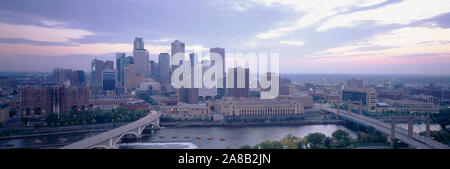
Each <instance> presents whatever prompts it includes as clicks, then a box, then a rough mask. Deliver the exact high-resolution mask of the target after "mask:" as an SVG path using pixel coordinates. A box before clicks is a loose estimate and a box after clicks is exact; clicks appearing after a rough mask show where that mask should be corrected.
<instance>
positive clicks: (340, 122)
mask: <svg viewBox="0 0 450 169" xmlns="http://www.w3.org/2000/svg"><path fill="white" fill-rule="evenodd" d="M346 123H348V122H347V121H344V120H333V119H329V120H298V121H279V122H231V123H228V122H201V121H193V122H188V121H184V122H160V126H162V127H177V128H181V127H250V126H302V125H316V124H337V125H343V124H346Z"/></svg>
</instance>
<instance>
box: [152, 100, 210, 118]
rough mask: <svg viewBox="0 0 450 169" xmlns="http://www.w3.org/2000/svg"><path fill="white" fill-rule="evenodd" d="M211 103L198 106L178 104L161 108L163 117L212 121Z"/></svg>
mask: <svg viewBox="0 0 450 169" xmlns="http://www.w3.org/2000/svg"><path fill="white" fill-rule="evenodd" d="M210 104H211V103H210V102H208V103H198V104H186V103H180V102H179V103H178V104H177V105H162V106H160V108H161V111H162V112H163V116H165V117H172V118H178V119H188V118H199V119H210V118H211V110H210Z"/></svg>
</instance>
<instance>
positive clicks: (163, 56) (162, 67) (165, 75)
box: [158, 53, 170, 83]
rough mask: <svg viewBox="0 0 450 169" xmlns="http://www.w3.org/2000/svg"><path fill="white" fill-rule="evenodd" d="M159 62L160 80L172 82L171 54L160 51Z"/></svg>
mask: <svg viewBox="0 0 450 169" xmlns="http://www.w3.org/2000/svg"><path fill="white" fill-rule="evenodd" d="M158 62H159V66H158V67H159V71H158V72H159V82H161V83H169V82H170V56H169V54H168V53H160V54H159V56H158Z"/></svg>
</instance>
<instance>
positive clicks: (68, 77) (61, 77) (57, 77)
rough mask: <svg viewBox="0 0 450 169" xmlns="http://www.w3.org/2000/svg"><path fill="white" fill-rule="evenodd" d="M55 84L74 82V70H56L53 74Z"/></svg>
mask: <svg viewBox="0 0 450 169" xmlns="http://www.w3.org/2000/svg"><path fill="white" fill-rule="evenodd" d="M52 78H53V82H55V83H59V84H61V83H65V82H67V81H69V82H70V81H72V69H62V68H55V69H53V72H52Z"/></svg>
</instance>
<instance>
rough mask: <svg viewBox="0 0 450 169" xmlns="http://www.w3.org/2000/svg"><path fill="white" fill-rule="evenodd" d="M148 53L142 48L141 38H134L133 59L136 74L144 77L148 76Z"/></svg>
mask: <svg viewBox="0 0 450 169" xmlns="http://www.w3.org/2000/svg"><path fill="white" fill-rule="evenodd" d="M148 57H149V53H148V51H147V50H146V49H144V42H143V40H142V38H139V37H137V38H136V39H135V40H134V49H133V61H134V64H135V66H136V75H138V76H143V77H144V78H145V77H147V76H148V72H149V71H150V69H149V62H148V61H149V59H148Z"/></svg>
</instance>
